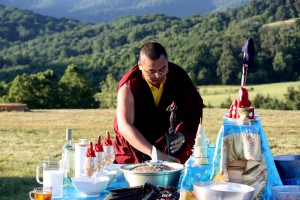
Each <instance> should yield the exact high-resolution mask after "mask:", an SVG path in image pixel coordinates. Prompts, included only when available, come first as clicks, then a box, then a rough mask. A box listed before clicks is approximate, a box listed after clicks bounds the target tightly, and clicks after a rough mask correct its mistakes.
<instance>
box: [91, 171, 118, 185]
mask: <svg viewBox="0 0 300 200" xmlns="http://www.w3.org/2000/svg"><path fill="white" fill-rule="evenodd" d="M116 174H117V171H115V170H114V171H113V170H111V171H109V170H106V169H101V170H100V171H98V173H97V176H96V177H101V176H107V177H109V181H108V184H107V185H109V184H111V183H112V182H113V180H114V179H115V177H116Z"/></svg>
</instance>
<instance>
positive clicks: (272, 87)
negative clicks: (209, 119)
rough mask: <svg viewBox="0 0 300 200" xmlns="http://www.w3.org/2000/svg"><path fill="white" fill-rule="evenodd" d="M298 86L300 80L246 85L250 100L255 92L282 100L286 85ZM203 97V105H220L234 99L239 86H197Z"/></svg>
mask: <svg viewBox="0 0 300 200" xmlns="http://www.w3.org/2000/svg"><path fill="white" fill-rule="evenodd" d="M298 86H300V81H297V82H282V83H270V84H261V85H246V86H245V88H246V89H247V90H248V93H249V98H250V101H252V100H253V99H254V97H255V96H256V95H257V94H262V95H263V96H264V97H266V96H267V95H269V96H270V97H272V98H274V97H275V98H277V99H278V100H284V94H285V93H287V88H288V87H295V89H298V88H297V87H298ZM198 89H199V91H200V94H201V96H202V98H203V101H204V104H205V105H210V106H211V107H214V108H216V107H220V105H221V103H222V102H225V100H226V99H229V98H230V99H231V100H234V99H235V98H236V97H237V94H238V90H239V86H236V85H224V86H220V85H218V86H205V85H203V86H201V87H199V88H198Z"/></svg>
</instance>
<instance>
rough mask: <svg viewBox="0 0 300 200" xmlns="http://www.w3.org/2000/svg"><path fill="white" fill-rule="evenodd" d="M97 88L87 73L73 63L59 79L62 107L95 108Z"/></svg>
mask: <svg viewBox="0 0 300 200" xmlns="http://www.w3.org/2000/svg"><path fill="white" fill-rule="evenodd" d="M95 93H96V90H95V88H94V86H93V84H92V82H91V81H90V80H89V79H88V77H87V76H86V75H85V73H84V72H83V71H82V70H80V69H79V68H77V67H76V66H75V65H73V64H71V65H69V66H68V68H67V69H66V71H65V73H64V74H63V76H62V77H61V79H60V81H59V95H60V99H61V102H60V106H61V107H62V108H95V107H96V102H95V100H94V94H95Z"/></svg>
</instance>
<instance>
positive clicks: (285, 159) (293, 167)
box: [273, 154, 300, 185]
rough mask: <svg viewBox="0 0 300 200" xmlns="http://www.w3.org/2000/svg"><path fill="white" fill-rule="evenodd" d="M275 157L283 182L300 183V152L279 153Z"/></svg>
mask: <svg viewBox="0 0 300 200" xmlns="http://www.w3.org/2000/svg"><path fill="white" fill-rule="evenodd" d="M273 158H274V162H275V165H276V168H277V170H278V173H279V176H280V178H281V180H282V182H283V184H287V185H290V184H289V183H293V182H294V183H293V184H295V183H296V182H299V183H300V154H286V155H277V156H273ZM297 180H298V181H297Z"/></svg>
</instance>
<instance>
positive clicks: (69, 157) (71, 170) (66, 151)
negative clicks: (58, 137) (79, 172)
mask: <svg viewBox="0 0 300 200" xmlns="http://www.w3.org/2000/svg"><path fill="white" fill-rule="evenodd" d="M62 150H63V153H62V160H64V161H65V166H66V167H65V173H64V178H65V182H70V181H71V178H73V177H74V176H75V163H74V161H75V157H74V156H75V148H74V146H73V145H72V129H70V128H68V129H66V143H65V144H64V146H63V148H62ZM65 184H66V183H65Z"/></svg>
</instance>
